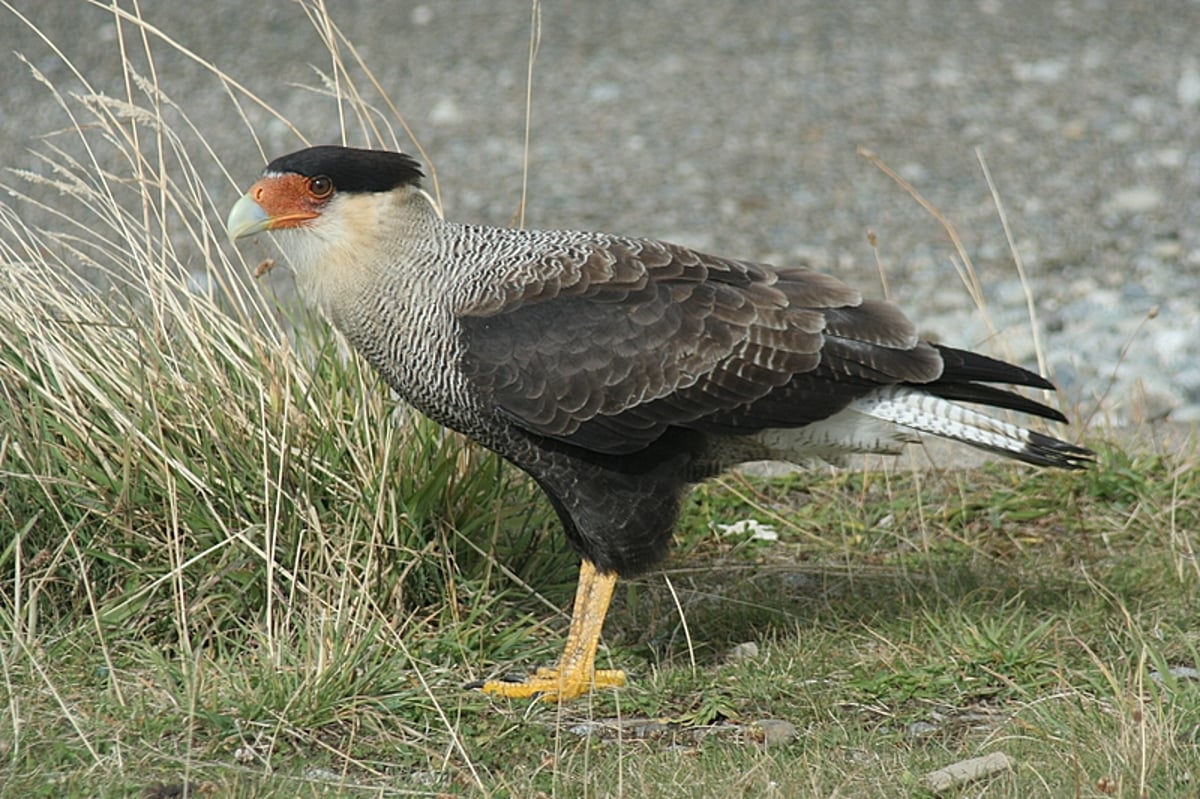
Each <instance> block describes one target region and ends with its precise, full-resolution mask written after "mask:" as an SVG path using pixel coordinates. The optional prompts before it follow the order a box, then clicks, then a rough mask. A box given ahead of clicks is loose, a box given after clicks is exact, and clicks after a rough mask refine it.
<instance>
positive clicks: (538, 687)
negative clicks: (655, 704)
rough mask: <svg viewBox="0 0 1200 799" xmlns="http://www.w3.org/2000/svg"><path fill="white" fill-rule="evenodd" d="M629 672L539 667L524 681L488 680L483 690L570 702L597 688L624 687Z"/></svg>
mask: <svg viewBox="0 0 1200 799" xmlns="http://www.w3.org/2000/svg"><path fill="white" fill-rule="evenodd" d="M624 685H625V672H623V671H621V670H620V669H597V670H590V671H588V670H584V669H578V670H571V671H566V672H560V671H559V669H556V668H555V669H538V670H537V672H536V673H535V674H534V675H533V676H532V677H527V678H525V679H524V680H522V681H520V682H509V681H508V680H488V681H487V682H485V683H484V684H483V685H482V686H481V689H482V690H483V692H484V693H485V694H492V695H495V696H507V697H508V698H509V699H528V698H529V697H532V696H536V697H537V698H539V699H541V700H542V701H543V702H566V701H569V700H571V699H575V698H577V697H580V696H583V695H584V694H586V693H588V692H589V691H592V690H594V689H600V688H621V687H622V686H624Z"/></svg>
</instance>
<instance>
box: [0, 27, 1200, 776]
mask: <svg viewBox="0 0 1200 799" xmlns="http://www.w3.org/2000/svg"><path fill="white" fill-rule="evenodd" d="M310 11H311V10H310ZM311 13H313V14H317V13H318V12H316V11H311ZM10 21H13V20H10ZM118 22H119V24H120V25H123V26H126V32H127V33H136V34H138V36H140V35H141V34H142V33H146V35H147V37H148V41H150V42H151V45H148V46H152V47H159V48H163V47H166V48H170V47H174V46H175V45H174V43H173V42H172V41H171V40H170V39H169V38H165V37H163V36H160V35H158V34H156V33H154V32H152V31H148V30H146V29H143V28H142V27H141V26H140V25H139V23H138V22H137V21H136V19H129V18H123V19H120V20H118ZM14 24H16V23H15V22H14ZM338 48H339V49H338V52H339V53H340V54H341V56H342V58H343V60H342V61H341V62H338V63H339V64H343V65H344V64H345V63H350V64H355V63H357V62H356V58H355V53H354V51H353V49H352V48H351V47H350V46H349V44H348V43H345V42H342V43H340V44H339V45H338ZM65 55H66V59H65V60H66V61H67V63H68V65H69V64H70V60H69V54H65ZM338 68H339V69H346V67H344V66H339V67H338ZM363 69H364V68H363V67H362V65H361V64H359V65H358V66H356V67H355V74H354V75H351V74H350V73H349V72H347V73H346V74H341V75H340V76H339V77H340V78H341V79H342V80H341V83H340V84H339V85H342V86H343V87H352V86H354V85H355V84H354V81H353V80H352V78H354V79H357V80H358V82H359V83H360V84H369V83H370V79H369V73H368V74H366V76H365V77H364V75H363V73H362V70H363ZM212 74H213V80H214V81H215V82H216V83H218V84H221V85H224V86H231V85H232V84H231V83H229V81H228V78H227V76H224V75H222V74H221V73H220V71H219V70H213V72H212ZM129 76H130V86H131V89H130V94H129V96H127V97H124V98H117V99H115V98H113V97H109V96H103V95H101V94H100V93H98V92H91V91H90V90H89V87H87V86H86V76H79V77H80V78H81V80H82V82H83V84H84V87H83V89H82V90H81V91H75V92H74V93H72V92H67V91H66V90H65V89H62V88H60V87H56V86H52V85H46V86H45V90H46V92H47V95H48V97H49V98H50V99H52V100H53V101H55V102H57V103H59V105H60V106H61V108H62V109H63V113H64V119H65V124H64V127H63V129H62V130H61V131H60V132H58V133H57V134H55V135H53V136H50V137H48V138H46V139H43V140H40V141H39V142H38V143H37V145H36V146H37V147H38V148H40V149H39V152H40V153H41V155H42V157H44V158H45V162H46V165H47V170H46V173H45V175H40V176H34V175H23V174H15V173H12V174H8V175H7V177H5V178H3V179H0V182H2V183H3V184H4V185H3V187H4V188H5V189H6V190H7V191H8V195H7V197H8V199H7V201H6V204H5V205H0V795H2V796H13V797H39V796H45V797H56V799H60V798H61V797H127V796H142V795H146V796H171V795H180V794H181V792H182V787H181V786H183V785H185V784H188V785H191V786H192V787H193V788H194V789H195V790H193V791H191V792H190V793H191V794H193V795H211V796H237V797H296V796H300V797H308V796H313V797H317V796H351V797H356V796H362V797H371V796H435V795H460V794H461V795H474V796H493V797H501V796H512V797H530V796H539V795H545V796H580V795H588V796H651V795H652V796H656V797H658V796H662V797H685V796H698V797H700V796H704V797H707V796H725V795H735V796H736V795H740V796H755V797H758V796H779V797H785V796H810V795H811V796H835V795H836V796H913V795H922V792H923V790H924V789H923V788H922V786H923V784H924V783H923V775H924V774H925V773H926V772H928V771H930V770H932V769H934V768H938V767H940V766H944V765H946V764H948V763H952V762H955V761H957V760H961V759H964V758H968V757H972V756H976V755H979V754H985V753H989V752H1004V753H1006V754H1008V755H1009V756H1011V757H1012V758H1014V759H1015V761H1016V763H1017V765H1016V768H1015V770H1014V771H1012V772H1011V773H1008V774H1002V775H998V776H995V777H993V778H991V779H990V780H989V781H987V782H986V783H980V784H979V786H976V787H975V788H972V789H969V790H973V791H976V792H977V793H975V794H972V795H980V794H979V793H978V792H980V791H982V792H986V795H988V796H1013V797H1023V796H1031V795H1052V796H1083V797H1090V796H1107V795H1118V796H1131V797H1138V796H1196V795H1197V792H1198V790H1200V789H1198V788H1197V786H1198V785H1200V721H1198V720H1200V685H1198V684H1197V683H1196V682H1195V681H1193V680H1189V679H1188V678H1187V677H1186V676H1181V677H1172V676H1170V674H1169V669H1171V668H1172V667H1180V666H1184V667H1195V666H1196V665H1197V661H1198V658H1200V654H1198V653H1200V628H1198V627H1197V625H1196V623H1195V620H1196V619H1197V618H1200V607H1198V604H1200V599H1198V597H1200V591H1198V590H1197V589H1198V588H1200V561H1198V560H1197V556H1198V550H1200V544H1198V543H1197V539H1196V534H1195V531H1196V530H1197V529H1200V476H1198V475H1200V470H1197V468H1196V466H1197V458H1196V455H1195V452H1194V451H1192V450H1188V449H1187V448H1183V449H1178V450H1177V451H1174V452H1172V453H1170V454H1163V453H1161V452H1154V451H1151V450H1150V449H1149V448H1147V447H1143V448H1141V449H1137V448H1134V449H1132V450H1131V451H1129V452H1126V451H1124V450H1123V449H1122V448H1121V446H1119V445H1118V444H1108V443H1105V442H1104V440H1103V439H1104V434H1103V432H1100V433H1096V434H1095V435H1093V436H1092V444H1093V445H1094V446H1097V448H1098V449H1099V450H1100V460H1099V463H1098V465H1097V467H1096V468H1094V469H1092V470H1090V471H1088V472H1084V473H1035V472H1033V471H1031V470H1027V469H1022V468H1019V467H1013V466H1007V465H997V466H989V467H986V468H984V469H980V470H971V471H952V472H946V473H944V474H943V473H932V472H912V471H907V470H891V471H874V470H873V471H868V472H864V473H859V472H839V473H829V472H825V471H816V472H812V473H808V474H804V475H799V476H791V477H787V478H783V479H779V480H774V481H763V480H757V479H750V478H747V477H744V476H731V477H728V478H726V479H724V480H722V481H720V482H718V483H714V484H711V485H708V486H704V487H701V488H699V489H698V490H697V491H696V492H695V493H694V495H693V496H692V498H691V500H690V502H689V503H688V506H687V509H686V511H685V513H684V517H683V520H682V522H681V525H680V536H679V546H678V547H677V551H676V554H675V555H674V556H673V558H672V559H671V560H670V561H669V562H668V563H667V564H666V566H665V568H664V569H663V570H662V571H660V572H656V573H652V574H650V575H648V576H645V577H643V578H641V579H638V580H630V581H625V582H623V583H621V584H620V585H619V586H618V589H617V595H616V598H615V602H614V607H613V610H612V612H611V614H610V617H609V623H608V626H607V628H606V631H607V632H606V645H607V647H606V650H605V652H604V653H603V655H602V658H601V659H602V661H604V662H605V663H611V664H613V665H619V666H621V667H623V668H626V669H627V670H628V672H629V673H630V676H631V684H630V686H629V687H628V688H626V689H623V690H621V691H619V692H615V693H610V694H603V695H598V696H595V697H591V698H589V699H588V700H586V701H581V702H578V703H576V704H574V705H570V706H568V707H565V708H562V709H560V708H556V707H550V706H543V705H541V704H537V703H534V704H529V703H526V702H509V701H507V700H505V701H495V700H492V699H489V698H487V697H484V696H483V695H481V694H479V693H477V692H474V691H470V690H467V689H465V688H464V685H465V684H466V683H468V682H470V681H473V680H477V679H481V678H486V677H489V676H492V675H495V674H500V673H505V672H509V671H515V670H522V669H527V668H532V667H535V666H537V665H542V664H546V663H549V662H550V661H552V660H553V659H554V657H555V656H556V654H557V650H558V647H559V646H560V645H561V643H562V637H563V634H564V631H565V627H566V616H565V614H564V612H563V608H565V607H567V606H568V604H569V601H570V598H571V595H572V592H573V580H574V569H575V564H574V561H573V558H572V556H571V555H570V553H569V552H568V551H567V550H566V547H565V544H564V543H563V541H562V538H561V535H560V534H559V532H558V530H557V523H556V521H555V520H554V518H553V514H552V513H551V512H550V510H549V508H548V506H547V504H546V502H545V501H544V499H543V498H541V497H540V496H539V495H538V493H537V492H536V490H534V488H533V486H531V485H530V483H529V481H528V480H526V479H525V478H524V477H523V476H521V475H520V474H517V473H515V472H513V471H512V470H510V469H507V468H505V467H504V466H503V465H502V464H501V463H500V462H499V461H498V459H496V458H495V457H493V456H491V455H488V454H487V453H484V452H481V451H478V450H477V449H475V448H473V447H471V446H469V445H467V444H465V443H464V442H463V441H462V440H461V439H460V438H458V437H457V436H454V435H451V434H447V433H445V432H443V431H441V430H439V429H437V428H436V427H435V426H433V425H431V424H429V423H428V422H425V421H423V420H421V419H418V418H414V417H412V416H411V415H408V414H405V413H403V412H398V411H397V410H396V409H395V405H394V403H393V401H392V399H391V398H390V397H389V396H388V392H387V390H386V388H385V387H384V386H382V384H381V383H380V381H379V380H378V379H377V378H376V377H375V376H374V375H373V374H372V373H371V372H370V371H369V370H368V369H367V368H366V367H365V366H364V365H363V364H362V363H360V362H359V361H358V360H357V359H355V358H353V357H347V356H345V354H344V353H343V350H342V348H341V346H340V344H339V342H338V341H337V340H336V339H335V338H334V337H333V336H332V334H331V333H329V331H328V330H327V329H326V328H325V326H324V325H323V324H322V323H320V322H319V321H317V320H313V319H310V318H307V317H305V316H303V315H298V316H297V315H296V314H298V312H297V310H296V309H295V308H294V307H292V306H291V305H279V304H276V303H275V302H274V301H273V300H272V298H271V297H270V296H269V293H268V292H267V291H266V290H265V289H264V288H263V287H262V286H259V285H256V284H255V283H254V282H253V281H251V280H250V279H249V277H248V276H249V274H250V272H251V271H252V269H253V264H252V263H246V262H243V261H242V260H241V256H240V255H239V254H238V253H237V252H236V251H235V250H234V249H233V248H231V247H229V246H228V245H227V244H226V243H225V242H224V236H223V233H222V231H221V229H220V224H221V223H220V220H221V219H222V218H223V213H224V210H225V209H226V208H227V207H228V205H229V203H230V202H231V201H232V199H233V198H234V197H235V190H234V188H233V182H230V183H229V184H228V185H227V186H222V187H220V189H219V190H218V189H212V190H211V192H212V193H211V194H210V193H209V192H210V188H211V187H210V182H208V183H206V181H205V180H204V179H203V178H202V177H201V176H202V175H204V174H212V173H213V172H218V173H220V174H236V175H238V176H240V180H241V182H242V183H244V182H245V179H246V178H247V177H248V175H249V174H250V173H251V172H253V171H254V169H256V167H257V165H255V164H236V165H227V164H221V163H219V161H217V160H216V159H215V156H214V155H213V153H212V151H211V149H210V148H209V147H207V146H206V142H205V140H204V138H203V129H202V127H201V126H200V125H199V124H198V123H197V122H196V121H194V120H192V119H190V118H189V116H188V114H187V110H186V108H182V107H180V106H177V105H175V104H174V103H173V102H172V101H171V97H170V87H167V86H159V85H156V84H154V83H153V81H143V80H141V78H140V77H137V76H135V75H134V74H133V69H132V67H130V68H129ZM355 76H357V77H355ZM356 98H357V99H353V100H347V101H346V108H347V109H348V120H349V122H348V124H350V125H356V126H357V130H359V131H360V132H362V136H363V137H368V134H369V137H370V138H371V139H372V140H375V141H385V142H389V143H390V134H389V133H388V132H387V129H386V126H384V125H383V123H382V121H381V120H383V119H386V118H387V115H384V114H380V113H379V112H377V111H376V110H375V109H374V108H373V107H371V106H369V105H367V101H366V100H364V99H362V97H361V96H356ZM230 102H231V103H253V102H258V100H257V98H246V97H245V96H244V95H243V94H241V93H240V92H238V91H233V92H232V93H231V96H230ZM377 104H378V105H379V106H381V107H387V106H388V105H389V103H388V102H387V101H386V98H378V103H377ZM397 124H398V125H402V123H401V122H400V121H399V120H397ZM355 135H358V134H355ZM47 184H49V185H50V187H51V188H54V189H55V190H56V191H57V192H58V193H57V195H56V196H55V198H54V199H53V201H44V200H39V199H37V198H38V197H39V196H41V194H40V193H39V191H36V190H37V189H42V188H45V187H46V185H47ZM31 213H32V214H33V215H35V216H37V217H39V218H40V219H42V220H44V221H43V222H40V223H39V224H37V225H36V226H35V225H32V224H29V223H28V222H27V221H26V219H27V218H28V216H29V215H30V214H31ZM258 254H259V255H261V253H258ZM197 270H198V271H201V272H203V273H205V274H206V275H207V276H208V277H209V279H210V280H211V281H212V284H213V289H212V290H211V291H207V290H205V291H199V292H197V291H195V290H193V289H192V288H190V287H189V275H190V273H191V272H194V271H197ZM742 519H755V520H758V521H760V522H763V523H768V524H771V525H773V526H774V527H775V528H776V529H777V530H778V532H779V539H778V540H777V541H762V540H757V539H755V538H753V537H752V536H750V535H749V534H747V533H736V532H721V531H720V528H718V527H717V526H716V525H717V524H731V523H733V522H737V521H739V520H742ZM745 643H754V644H756V645H757V647H758V652H757V654H756V655H751V656H746V657H732V656H731V652H732V651H733V650H734V647H737V646H738V645H741V644H745ZM744 649H745V648H744V647H743V648H742V651H744ZM1163 675H1166V676H1163ZM764 720H780V721H785V722H788V723H790V724H791V725H794V727H795V729H796V732H797V734H796V736H795V737H794V738H792V739H790V740H788V741H787V742H775V740H774V739H773V738H769V737H768V736H767V734H766V733H765V732H764V727H763V726H762V725H761V724H760V723H761V722H763V721H764ZM785 737H786V736H785ZM768 741H770V743H768Z"/></svg>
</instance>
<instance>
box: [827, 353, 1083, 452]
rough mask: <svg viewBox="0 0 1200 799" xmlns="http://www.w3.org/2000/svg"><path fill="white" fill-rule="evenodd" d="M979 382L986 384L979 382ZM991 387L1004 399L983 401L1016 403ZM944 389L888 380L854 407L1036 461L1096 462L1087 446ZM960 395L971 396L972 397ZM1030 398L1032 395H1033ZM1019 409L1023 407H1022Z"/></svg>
mask: <svg viewBox="0 0 1200 799" xmlns="http://www.w3.org/2000/svg"><path fill="white" fill-rule="evenodd" d="M1031 374H1032V373H1031ZM976 388H981V387H978V386H977V387H976ZM990 390H991V391H997V392H1000V394H1001V395H1003V396H1000V397H998V399H999V400H1000V401H999V402H993V401H990V400H988V399H983V400H982V401H984V402H987V404H992V405H996V406H997V407H1011V404H1010V403H1011V399H1010V398H1011V397H1016V396H1017V395H1015V394H1012V393H1011V392H1007V391H1002V390H1000V389H990ZM939 393H940V392H939ZM939 393H929V392H928V390H927V389H926V387H924V386H922V387H914V386H889V387H887V388H884V389H880V390H879V391H875V392H872V393H871V394H869V395H867V396H865V397H862V398H860V399H858V400H855V401H854V402H853V403H851V406H850V407H851V408H852V409H853V410H855V411H858V412H859V413H863V414H866V415H867V416H870V417H872V418H875V419H879V420H882V421H885V422H890V423H892V424H896V425H900V426H902V427H907V428H910V429H912V430H918V431H920V432H923V433H930V434H932V435H936V436H940V437H942V438H948V439H952V440H954V441H961V442H962V443H964V444H969V445H971V446H973V447H977V448H978V449H982V450H987V451H989V452H995V453H997V454H1000V455H1004V456H1006V457H1009V458H1014V459H1016V460H1019V461H1023V462H1025V463H1031V464H1034V465H1036V466H1052V467H1056V468H1059V469H1082V468H1085V467H1086V466H1087V465H1088V464H1090V463H1091V462H1092V459H1093V453H1092V452H1091V451H1090V450H1088V449H1085V448H1084V447H1079V446H1076V445H1075V444H1071V443H1068V442H1066V441H1061V440H1059V439H1057V438H1054V437H1052V436H1048V435H1045V434H1043V433H1036V432H1034V431H1032V430H1026V429H1025V428H1023V427H1019V426H1017V425H1015V424H1012V423H1010V422H1006V421H1004V420H1002V419H997V418H995V417H992V416H989V415H987V414H986V413H983V412H981V411H977V410H974V409H972V408H967V407H964V406H962V405H957V404H955V403H954V402H951V401H950V400H949V399H947V398H945V397H942V396H940V395H939ZM984 396H989V397H992V399H997V397H995V396H994V395H988V394H985V395H984ZM956 398H959V397H956ZM961 398H962V399H967V397H961ZM981 399H982V397H977V398H975V399H972V400H971V401H975V402H978V401H981ZM1022 399H1023V398H1022ZM1029 402H1033V401H1032V400H1029ZM1035 404H1040V403H1035ZM1043 407H1044V406H1043ZM1016 409H1017V410H1023V408H1021V407H1017V408H1016ZM1046 410H1050V409H1046ZM1037 415H1039V416H1046V415H1047V414H1045V413H1037ZM1060 415H1061V414H1060ZM1050 418H1054V417H1050Z"/></svg>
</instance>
